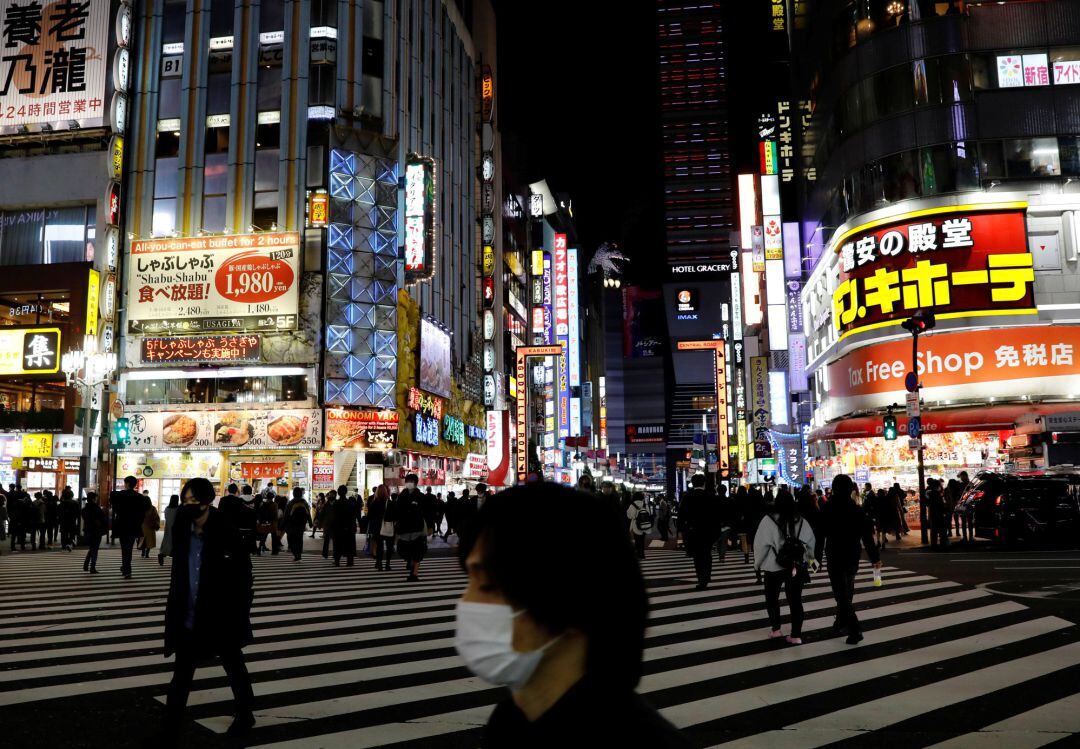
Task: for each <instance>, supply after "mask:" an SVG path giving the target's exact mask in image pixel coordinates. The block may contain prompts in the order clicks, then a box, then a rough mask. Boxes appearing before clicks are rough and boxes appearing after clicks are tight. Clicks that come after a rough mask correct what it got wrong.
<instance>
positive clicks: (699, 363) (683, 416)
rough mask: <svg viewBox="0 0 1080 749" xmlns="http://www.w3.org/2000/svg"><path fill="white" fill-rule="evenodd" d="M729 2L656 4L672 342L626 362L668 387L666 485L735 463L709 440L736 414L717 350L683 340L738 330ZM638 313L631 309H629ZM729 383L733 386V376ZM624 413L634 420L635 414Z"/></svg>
mask: <svg viewBox="0 0 1080 749" xmlns="http://www.w3.org/2000/svg"><path fill="white" fill-rule="evenodd" d="M726 5H727V4H726V3H722V2H696V3H687V2H680V1H679V0H660V2H658V4H657V22H658V33H659V44H658V46H659V64H660V76H659V80H660V121H661V158H662V160H663V170H662V174H663V182H664V185H663V195H664V197H663V200H664V228H665V232H666V250H667V253H666V254H667V262H668V271H669V272H668V275H667V277H666V278H664V279H663V282H664V283H663V292H662V293H663V306H664V308H665V309H666V320H667V334H668V342H669V346H668V347H667V348H666V349H665V350H663V356H662V357H660V358H656V359H653V360H647V361H645V362H630V363H631V364H632V365H633V366H634V367H635V368H639V369H640V368H642V367H643V366H644V368H645V370H649V371H641V372H638V373H637V374H638V375H640V376H643V377H647V378H650V379H652V380H653V381H660V375H661V374H664V375H665V376H664V378H663V382H664V384H665V389H666V394H663V393H661V395H660V398H661V402H663V403H664V404H665V418H664V421H665V423H666V425H667V433H666V436H665V439H666V447H667V460H666V473H667V484H668V489H669V491H676V490H677V488H678V487H679V486H681V485H682V483H680V482H682V481H684V480H685V478H686V476H687V473H688V471H696V470H700V469H701V468H702V467H709V468H711V469H715V470H717V471H718V472H720V473H724V472H726V471H727V470H728V468H729V466H728V456H727V455H726V454H725V455H722V456H718V455H716V454H715V452H716V451H715V450H714V451H712V452H711V453H710V452H709V451H708V450H707V449H706V448H707V446H708V445H710V444H713V443H714V442H715V441H716V439H715V436H717V435H718V434H719V432H720V431H721V430H722V431H725V432H726V431H727V424H728V423H729V422H730V421H731V419H729V418H728V415H727V407H726V404H728V403H731V402H732V397H731V396H732V395H733V392H732V393H727V392H725V393H723V394H721V392H720V389H718V386H717V379H716V371H717V369H716V367H715V366H714V365H715V362H714V358H713V357H714V353H713V351H712V350H709V349H707V348H696V349H691V350H687V349H686V348H685V345H686V344H687V343H690V342H694V343H697V344H699V345H703V344H704V343H705V342H709V341H716V344H715V345H719V346H721V347H724V346H726V345H728V344H727V343H726V342H729V341H730V340H731V337H732V329H731V320H732V317H733V311H732V309H731V282H730V280H729V277H730V275H731V273H732V268H733V267H734V265H735V263H736V261H737V257H735V258H733V257H732V255H731V232H732V229H733V226H734V214H735V206H734V198H733V195H734V187H735V185H734V177H733V175H732V171H731V154H730V145H731V144H730V141H729V136H728V130H729V127H728V125H729V122H728V121H729V111H728V80H727V77H728V71H729V67H730V66H729V61H728V59H727V58H728V53H727V49H728V45H729V44H730V39H729V36H728V35H729V30H728V28H727V23H728V20H729V19H728V16H729V13H730V9H728V8H727V7H726ZM627 302H628V303H631V304H642V303H643V300H640V299H639V300H632V299H628V300H627ZM636 314H637V313H636V312H635V310H633V309H629V310H628V311H627V315H628V316H629V317H630V318H633V317H634V315H636ZM680 343H682V344H683V345H684V348H680V346H679V344H680ZM729 353H730V352H726V351H722V352H721V354H720V356H721V357H722V358H723V359H724V361H726V360H727V358H729ZM723 389H724V390H725V391H726V390H730V383H728V384H725V385H724V387H723ZM627 419H628V424H630V425H631V426H633V425H634V424H633V417H632V415H628V416H627ZM644 426H647V425H644ZM710 435H713V437H712V441H710ZM721 441H722V440H721ZM695 445H697V446H698V451H699V455H698V456H697V457H696V458H695V459H694V462H693V463H690V462H688V461H689V460H690V458H688V454H692V453H693V451H694V447H695ZM627 448H628V449H630V446H629V445H628V446H627ZM647 449H649V450H651V449H652V448H647Z"/></svg>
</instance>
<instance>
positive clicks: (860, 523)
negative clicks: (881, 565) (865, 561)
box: [821, 498, 881, 569]
mask: <svg viewBox="0 0 1080 749" xmlns="http://www.w3.org/2000/svg"><path fill="white" fill-rule="evenodd" d="M821 515H822V521H821V525H822V530H823V531H824V533H825V549H824V553H825V557H826V558H827V559H828V560H829V566H830V567H834V566H836V567H841V568H844V569H851V568H855V567H858V566H859V557H860V556H861V554H862V551H861V549H860V548H859V546H860V545H862V546H863V547H865V548H866V555H867V556H868V557H869V558H870V561H871V562H877V561H880V559H881V557H880V555H879V554H878V550H877V546H876V545H875V544H874V526H873V523H871V522H870V518H869V517H868V516H867V514H866V511H865V510H863V508H861V507H859V506H858V505H856V504H855V503H854V502H844V501H842V500H839V499H836V498H834V499H833V500H832V501H830V502H829V503H828V504H827V505H826V506H825V510H824V511H823V512H822V514H821Z"/></svg>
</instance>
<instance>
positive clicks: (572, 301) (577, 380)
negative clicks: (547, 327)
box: [566, 247, 581, 437]
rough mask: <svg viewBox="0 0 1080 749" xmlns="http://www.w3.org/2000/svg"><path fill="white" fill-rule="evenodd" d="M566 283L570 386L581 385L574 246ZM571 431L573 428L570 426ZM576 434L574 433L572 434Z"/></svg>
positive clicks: (579, 311)
mask: <svg viewBox="0 0 1080 749" xmlns="http://www.w3.org/2000/svg"><path fill="white" fill-rule="evenodd" d="M566 283H567V289H568V297H567V304H568V305H569V307H570V346H569V348H568V349H567V355H568V356H569V358H570V364H569V369H570V387H575V388H576V387H581V310H580V308H579V307H578V303H579V301H580V300H579V299H578V251H577V248H576V247H571V248H570V249H569V250H567V261H566ZM571 432H573V429H572V428H571ZM574 436H575V437H576V436H577V435H576V434H575V435H574Z"/></svg>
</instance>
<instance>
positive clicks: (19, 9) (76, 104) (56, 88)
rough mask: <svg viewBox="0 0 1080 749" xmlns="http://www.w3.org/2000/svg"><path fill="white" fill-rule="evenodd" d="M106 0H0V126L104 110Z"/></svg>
mask: <svg viewBox="0 0 1080 749" xmlns="http://www.w3.org/2000/svg"><path fill="white" fill-rule="evenodd" d="M110 8H111V2H110V0H81V1H80V0H61V1H60V2H52V3H50V2H45V1H43V0H0V35H2V39H3V55H2V56H0V81H2V83H0V126H5V127H10V126H15V125H35V124H44V123H53V122H57V121H61V120H78V121H79V122H80V123H81V124H82V126H83V127H88V126H96V125H100V124H101V123H102V122H103V121H104V118H105V116H106V111H105V101H104V99H105V83H106V79H107V78H108V68H109V54H108V43H109V33H108V32H109V15H110Z"/></svg>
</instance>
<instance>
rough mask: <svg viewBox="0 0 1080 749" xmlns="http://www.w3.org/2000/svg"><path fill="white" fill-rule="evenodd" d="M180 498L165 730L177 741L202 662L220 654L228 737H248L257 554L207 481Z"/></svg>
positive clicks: (194, 483)
mask: <svg viewBox="0 0 1080 749" xmlns="http://www.w3.org/2000/svg"><path fill="white" fill-rule="evenodd" d="M180 497H181V502H182V504H181V506H180V508H179V510H178V511H177V513H176V523H175V527H174V528H173V537H172V543H173V566H172V572H171V574H170V581H169V597H168V599H167V602H166V604H165V657H166V658H168V657H169V656H170V655H172V654H173V653H175V654H176V660H175V661H174V663H173V677H172V681H171V682H170V683H169V692H168V697H167V700H166V703H165V720H164V724H163V726H162V730H161V732H160V734H159V740H160V741H161V743H164V744H165V745H167V746H175V745H176V742H177V736H178V734H179V732H180V729H181V727H182V722H183V714H184V709H185V707H186V706H187V700H188V694H189V693H190V692H191V680H192V677H193V676H194V674H195V668H196V666H197V665H198V664H199V663H200V662H203V661H205V660H208V659H211V658H213V657H215V656H216V657H217V658H218V659H219V660H220V661H221V665H222V667H223V668H224V669H225V673H226V674H227V675H228V677H229V684H230V685H231V687H232V692H233V700H234V708H235V719H234V720H233V723H232V725H231V726H230V727H229V730H228V733H229V735H230V736H236V735H242V734H244V733H246V732H248V731H249V730H250V729H251V728H252V726H254V725H255V716H254V715H253V714H252V712H251V708H252V702H253V701H254V696H253V694H252V691H251V680H250V678H249V677H248V672H247V667H246V666H245V665H244V655H243V653H242V648H243V647H244V646H245V645H248V644H249V643H251V641H252V630H251V601H252V597H253V579H252V575H251V555H250V554H248V549H247V546H246V545H245V544H244V541H243V539H242V538H241V536H240V531H239V530H238V529H237V528H236V526H235V525H233V524H232V523H231V522H229V521H228V520H227V519H226V518H225V517H224V516H223V513H222V511H220V510H218V509H217V508H215V507H213V506H212V503H213V501H214V487H213V485H212V484H211V483H210V482H209V481H208V480H207V479H205V478H194V479H190V480H189V481H188V482H187V483H186V484H184V488H183V490H182V491H181V492H180Z"/></svg>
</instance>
